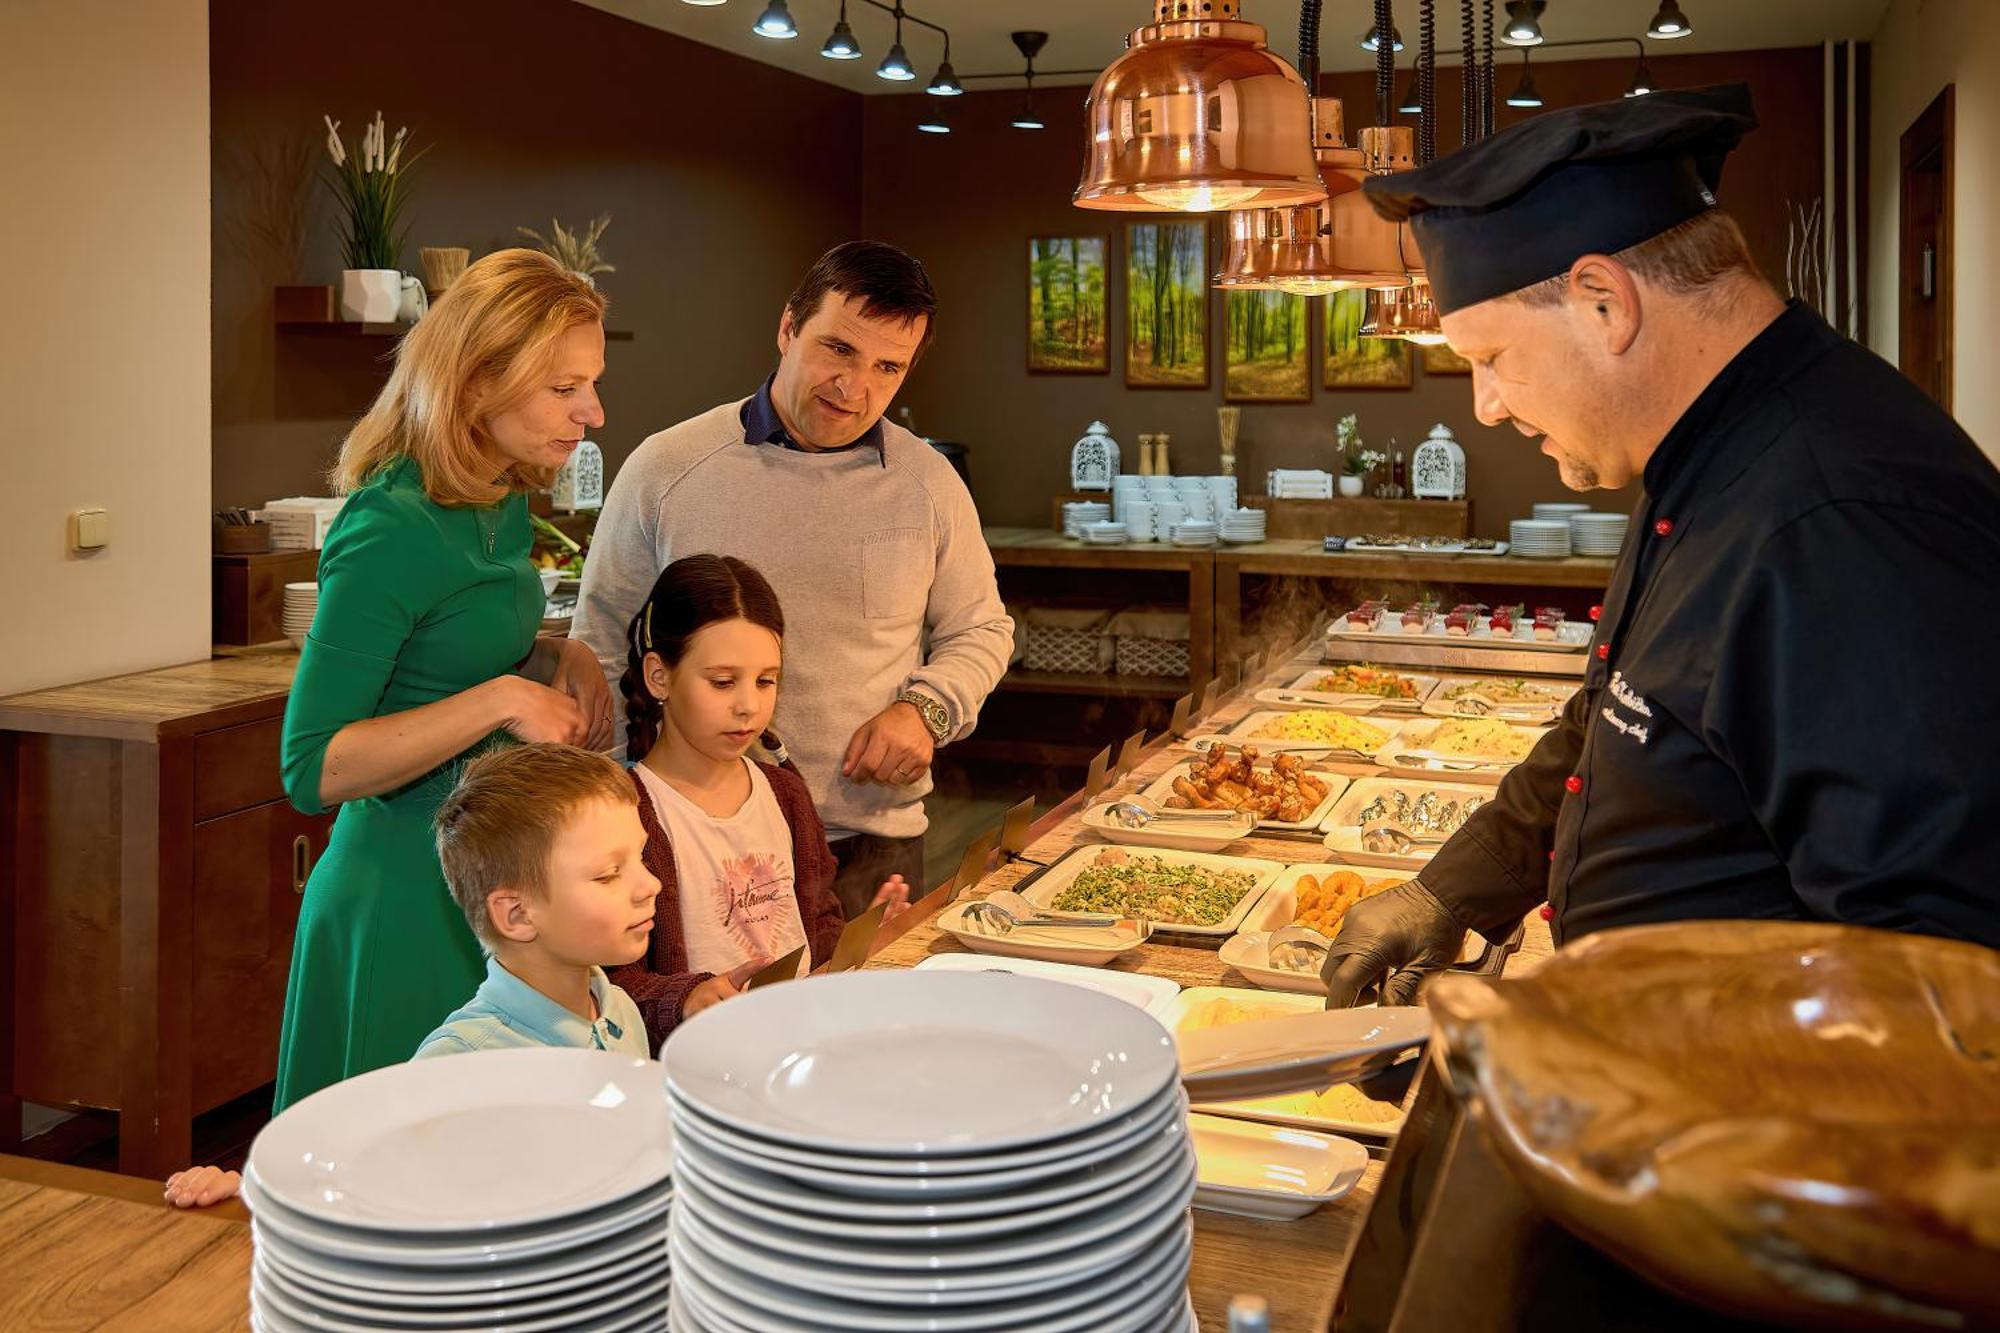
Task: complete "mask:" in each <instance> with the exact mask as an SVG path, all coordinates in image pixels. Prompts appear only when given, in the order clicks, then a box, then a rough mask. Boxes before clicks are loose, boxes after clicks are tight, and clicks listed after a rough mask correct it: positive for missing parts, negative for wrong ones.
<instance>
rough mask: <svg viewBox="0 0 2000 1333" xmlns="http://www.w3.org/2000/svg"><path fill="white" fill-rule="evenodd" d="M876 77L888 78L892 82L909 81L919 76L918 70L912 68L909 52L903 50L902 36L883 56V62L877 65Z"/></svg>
mask: <svg viewBox="0 0 2000 1333" xmlns="http://www.w3.org/2000/svg"><path fill="white" fill-rule="evenodd" d="M875 77H876V78H878V79H887V80H889V82H891V83H908V82H909V81H910V80H911V79H914V78H916V77H917V71H916V70H915V69H913V68H911V66H910V56H909V53H908V52H907V51H905V50H903V43H902V40H901V39H900V38H898V39H897V41H896V44H895V45H894V46H892V47H890V48H889V54H888V55H886V56H883V57H882V63H881V64H879V65H877V66H876V67H875Z"/></svg>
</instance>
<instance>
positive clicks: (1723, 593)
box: [1325, 86, 2000, 1007]
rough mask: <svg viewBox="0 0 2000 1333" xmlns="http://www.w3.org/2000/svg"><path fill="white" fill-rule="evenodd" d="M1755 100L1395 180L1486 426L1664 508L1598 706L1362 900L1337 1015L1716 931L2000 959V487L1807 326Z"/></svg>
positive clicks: (1637, 120) (1348, 932)
mask: <svg viewBox="0 0 2000 1333" xmlns="http://www.w3.org/2000/svg"><path fill="white" fill-rule="evenodd" d="M1755 125H1756V120H1755V117H1754V116H1753V114H1752V112H1751V109H1750V99H1749V94H1748V90H1747V89H1745V88H1743V87H1741V86H1732V87H1722V88H1711V89H1703V90H1698V91H1690V92H1667V93H1655V94H1653V95H1651V96H1648V97H1642V98H1635V99H1631V100H1629V101H1620V102H1615V103H1609V104H1605V105H1599V106H1586V107H1577V108H1574V109H1569V110H1564V111H1557V112H1553V113H1550V114H1547V115H1542V116H1537V117H1535V118H1533V119H1532V120H1528V121H1525V122H1523V123H1522V124H1519V125H1516V126H1513V127H1512V128H1509V129H1507V130H1504V131H1502V132H1500V133H1499V134H1496V135H1494V136H1493V137H1491V138H1489V139H1486V140H1483V141H1481V142H1479V143H1477V144H1474V145H1471V146H1469V147H1467V148H1464V149H1461V150H1460V151H1458V152H1456V153H1453V154H1451V155H1450V156H1448V157H1444V158H1441V159H1439V160H1438V161H1436V162H1434V163H1431V164H1429V165H1427V166H1424V167H1420V168H1418V169H1416V170H1414V171H1406V172H1400V173H1397V174H1395V175H1390V176H1384V177H1378V178H1376V179H1373V180H1370V181H1368V182H1367V185H1366V189H1367V191H1368V195H1369V199H1370V201H1371V202H1372V203H1373V204H1374V205H1375V207H1376V209H1377V210H1378V211H1379V212H1381V213H1382V214H1383V215H1384V216H1387V217H1391V218H1398V219H1403V218H1407V219H1408V220H1409V222H1410V225H1411V228H1412V230H1413V231H1414V233H1415V236H1416V239H1417V242H1418V245H1419V246H1420V248H1421V250H1422V252H1423V256H1424V260H1425V263H1426V267H1427V268H1428V271H1429V277H1430V283H1431V289H1432V293H1433V295H1434V297H1435V299H1436V300H1437V303H1438V308H1439V311H1440V313H1441V315H1442V317H1443V325H1444V331H1445V334H1446V335H1447V337H1448V338H1449V339H1450V341H1451V344H1452V346H1453V348H1454V349H1455V350H1456V351H1458V352H1459V353H1460V354H1461V355H1463V356H1465V357H1467V358H1468V359H1470V360H1471V362H1472V366H1473V372H1472V373H1473V396H1474V400H1475V404H1476V406H1477V409H1478V414H1479V418H1480V420H1481V421H1484V422H1486V423H1488V424H1489V425H1497V424H1498V423H1500V422H1503V421H1509V420H1511V421H1512V422H1513V423H1514V425H1515V426H1516V428H1517V429H1519V430H1520V431H1521V432H1522V433H1523V434H1526V435H1528V436H1530V437H1536V436H1539V437H1541V450H1542V452H1543V453H1545V454H1548V455H1550V456H1551V457H1553V458H1554V459H1555V460H1556V463H1557V466H1558V468H1559V470H1560V472H1561V475H1562V479H1563V481H1564V483H1565V484H1566V485H1568V486H1570V487H1572V488H1574V489H1576V490H1588V489H1590V488H1592V487H1598V486H1602V487H1619V486H1624V485H1626V484H1627V483H1628V482H1631V481H1634V480H1636V481H1639V482H1640V483H1641V484H1642V486H1643V494H1642V495H1641V496H1640V498H1639V501H1638V504H1637V507H1636V509H1635V511H1634V514H1633V523H1632V526H1631V528H1630V529H1629V532H1628V535H1627V537H1626V539H1625V546H1624V549H1623V550H1622V551H1621V552H1620V553H1619V557H1618V563H1617V566H1616V568H1615V570H1614V571H1613V574H1612V578H1611V585H1610V589H1609V591H1608V593H1607V595H1606V597H1605V600H1604V604H1603V606H1602V608H1601V609H1600V610H1599V611H1597V612H1595V613H1594V614H1596V615H1597V617H1598V623H1597V627H1596V633H1595V637H1594V639H1593V641H1592V643H1591V647H1590V650H1589V651H1590V657H1589V661H1588V673H1587V675H1586V676H1585V680H1584V687H1583V689H1582V690H1581V691H1580V692H1579V693H1578V694H1577V695H1576V696H1575V697H1574V698H1573V699H1572V700H1571V701H1570V704H1569V706H1568V707H1567V708H1566V710H1565V711H1564V714H1563V716H1562V719H1561V721H1560V723H1559V724H1558V725H1557V726H1556V727H1555V729H1554V730H1553V731H1552V732H1551V733H1550V734H1549V735H1548V736H1547V737H1546V738H1545V739H1544V740H1543V741H1542V742H1541V744H1539V745H1538V746H1537V747H1536V748H1535V750H1534V752H1533V753H1532V754H1531V755H1530V756H1529V757H1528V759H1527V760H1526V762H1524V763H1522V764H1521V765H1520V766H1519V767H1518V768H1516V769H1515V770H1514V771H1513V772H1512V773H1510V774H1508V775H1507V777H1506V779H1505V780H1504V781H1503V782H1502V783H1501V784H1500V788H1499V791H1498V792H1497V793H1496V795H1495V797H1494V799H1493V800H1492V801H1491V802H1489V803H1488V804H1487V805H1486V806H1484V807H1483V808H1482V809H1481V810H1480V811H1479V812H1478V813H1477V814H1475V815H1474V816H1473V817H1472V819H1470V820H1469V821H1467V823H1466V825H1465V827H1464V828H1463V829H1462V830H1461V831H1460V832H1459V833H1458V834H1457V835H1456V836H1455V837H1453V838H1452V839H1451V840H1450V841H1449V842H1448V843H1446V844H1445V846H1444V847H1443V848H1442V849H1440V851H1439V852H1438V854H1437V856H1436V857H1435V858H1434V859H1433V860H1432V861H1431V862H1430V864H1429V865H1428V866H1426V867H1425V868H1424V869H1423V870H1422V871H1421V872H1420V873H1419V875H1418V877H1417V878H1416V879H1414V880H1412V881H1411V882H1409V883H1408V884H1405V885H1401V886H1398V887H1397V888H1395V889H1391V890H1389V891H1388V892H1386V893H1383V894H1380V895H1378V896H1376V897H1374V898H1371V899H1369V900H1367V901H1365V902H1363V903H1360V904H1359V905H1357V906H1356V907H1354V908H1353V909H1352V910H1351V911H1350V912H1349V913H1348V914H1347V917H1346V919H1345V921H1344V923H1343V925H1342V927H1341V929H1340V932H1339V936H1338V938H1337V939H1336V940H1335V941H1334V947H1333V949H1332V952H1331V957H1330V958H1329V960H1328V962H1327V965H1326V970H1325V976H1326V978H1327V981H1328V989H1329V993H1330V994H1329V1000H1328V1004H1329V1007H1339V1006H1343V1005H1347V1004H1351V1003H1353V1002H1354V1000H1355V998H1356V996H1357V994H1358V993H1359V992H1360V991H1362V989H1363V988H1364V987H1366V986H1367V985H1368V984H1370V983H1372V982H1375V981H1377V980H1380V979H1381V978H1382V977H1383V975H1384V974H1385V973H1392V975H1391V976H1390V977H1389V979H1388V981H1387V983H1386V984H1385V985H1384V986H1383V989H1382V994H1383V998H1384V1000H1385V1001H1386V1002H1389V1003H1403V1004H1407V1003H1409V1002H1410V1001H1411V999H1412V998H1413V997H1414V996H1415V994H1416V992H1417V988H1418V986H1419V984H1420V983H1421V982H1422V980H1423V978H1424V977H1425V976H1426V975H1428V974H1430V973H1432V972H1435V971H1437V970H1440V969H1442V968H1445V967H1448V966H1450V964H1451V961H1452V960H1453V959H1454V958H1455V957H1456V955H1457V953H1458V950H1459V946H1460V943H1461V942H1462V940H1463V938H1464V932H1465V931H1466V930H1468V929H1470V930H1474V931H1477V932H1479V933H1480V934H1482V935H1484V936H1486V937H1487V938H1489V939H1496V940H1497V939H1503V938H1505V937H1506V936H1507V935H1508V934H1509V933H1510V932H1511V931H1512V930H1513V929H1514V927H1515V925H1516V923H1518V922H1519V921H1520V919H1521V917H1522V915H1523V914H1524V913H1525V912H1527V911H1529V910H1530V909H1532V908H1534V907H1535V906H1536V905H1537V904H1539V903H1541V902H1542V901H1543V899H1544V898H1546V899H1547V900H1548V901H1549V903H1550V904H1551V905H1552V907H1553V912H1554V915H1553V921H1554V927H1555V934H1556V939H1557V940H1558V942H1561V941H1563V940H1569V939H1575V938H1577V937H1579V936H1582V935H1586V934H1589V933H1590V932H1592V931H1598V930H1605V929H1608V928H1611V927H1614V926H1627V925H1636V924H1640V923H1645V922H1656V921H1682V920H1691V919H1716V918H1758V919H1789V920H1809V921H1836V922H1843V923H1847V924H1850V925H1857V926H1874V927H1880V928H1883V929H1889V930H1910V931H1918V932H1922V933H1926V934H1933V935H1944V936H1950V937H1954V938H1958V939H1966V940H1974V941H1978V942H1980V943H1983V944H1987V945H1992V946H2000V681H1996V676H1995V673H1996V672H2000V592H1997V591H1996V585H1997V584H2000V474H1996V472H1995V470H1994V467H1993V465H1992V463H1990V462H1989V461H1988V460H1987V459H1986V458H1985V457H1984V456H1983V455H1982V454H1981V453H1980V451H1979V450H1978V448H1977V447H1976V446H1975V445H1974V444H1973V442H1972V441H1971V439H1969V438H1968V437H1967V436H1966V434H1965V432H1964V431H1962V430H1960V429H1959V427H1958V426H1957V424H1956V423H1955V422H1953V421H1952V419H1951V418H1950V417H1949V416H1947V415H1946V414H1945V413H1944V412H1943V411H1941V410H1939V408H1938V407H1937V406H1936V405H1935V404H1934V403H1932V402H1931V400H1930V399H1928V398H1926V397H1924V396H1923V394H1921V393H1920V392H1919V391H1918V390H1917V388H1916V387H1915V386H1914V385H1912V384H1911V383H1910V382H1909V381H1908V380H1906V379H1905V378H1904V377H1903V376H1902V375H1901V374H1899V373H1898V372H1897V371H1896V369H1895V368H1894V367H1892V366H1890V365H1888V364H1887V363H1886V362H1884V361H1882V360H1880V359H1879V358H1877V357H1876V356H1875V355H1874V354H1872V353H1871V352H1869V351H1868V350H1866V349H1865V348H1862V347H1860V346H1858V345H1856V344H1855V343H1853V342H1850V341H1848V340H1847V339H1845V338H1843V337H1841V336H1840V335H1839V334H1837V333H1835V332H1834V331H1833V330H1832V329H1831V328H1829V327H1828V326H1827V325H1826V324H1825V323H1824V322H1823V321H1822V320H1821V319H1820V317H1819V316H1818V315H1816V314H1814V313H1813V312H1812V311H1811V310H1810V309H1807V308H1806V307H1804V306H1802V305H1799V304H1797V303H1791V304H1787V303H1786V302H1785V301H1783V300H1782V299H1781V298H1780V297H1779V296H1778V295H1777V294H1776V293H1775V292H1774V291H1773V290H1772V289H1771V287H1770V285H1769V284H1768V283H1767V282H1766V281H1765V280H1764V279H1763V278H1762V277H1761V276H1760V275H1759V274H1758V272H1757V270H1756V267H1755V265H1754V263H1753V261H1752V260H1751V259H1750V256H1749V254H1748V251H1747V250H1746V249H1745V248H1744V245H1743V241H1742V236H1741V233H1740V232H1739V231H1738V230H1737V228H1736V224H1735V223H1734V222H1733V221H1731V220H1730V219H1729V217H1728V215H1727V214H1726V213H1724V212H1723V211H1722V210H1721V209H1719V208H1718V207H1717V206H1716V201H1715V193H1714V191H1715V190H1716V188H1717V183H1718V181H1719V179H1720V175H1721V167H1722V160H1723V158H1724V157H1725V156H1726V155H1727V153H1728V152H1729V150H1730V149H1732V148H1733V147H1735V145H1736V143H1737V142H1738V141H1739V139H1740V138H1741V137H1742V135H1743V134H1744V133H1746V132H1748V131H1749V130H1751V129H1754V128H1755Z"/></svg>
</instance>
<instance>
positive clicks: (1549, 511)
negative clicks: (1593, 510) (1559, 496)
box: [1535, 500, 1590, 519]
mask: <svg viewBox="0 0 2000 1333" xmlns="http://www.w3.org/2000/svg"><path fill="white" fill-rule="evenodd" d="M1589 510H1590V506H1589V505H1586V504H1577V503H1576V502H1574V501H1572V500H1563V501H1551V502H1549V503H1547V504H1538V505H1536V506H1535V517H1536V518H1559V519H1567V518H1568V517H1569V516H1570V515H1571V514H1582V513H1588V512H1589Z"/></svg>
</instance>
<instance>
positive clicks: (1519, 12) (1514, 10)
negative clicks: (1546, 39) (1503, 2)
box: [1500, 0, 1548, 46]
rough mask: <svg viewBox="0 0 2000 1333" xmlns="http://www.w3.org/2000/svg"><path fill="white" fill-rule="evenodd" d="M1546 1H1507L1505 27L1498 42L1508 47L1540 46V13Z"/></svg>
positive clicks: (1546, 6)
mask: <svg viewBox="0 0 2000 1333" xmlns="http://www.w3.org/2000/svg"><path fill="white" fill-rule="evenodd" d="M1546 8H1548V0H1507V26H1506V27H1505V28H1504V29H1502V30H1501V33H1500V40H1501V41H1503V42H1505V43H1507V45H1509V46H1540V45H1541V44H1542V11H1543V10H1544V9H1546Z"/></svg>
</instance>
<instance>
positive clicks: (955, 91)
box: [924, 33, 965, 97]
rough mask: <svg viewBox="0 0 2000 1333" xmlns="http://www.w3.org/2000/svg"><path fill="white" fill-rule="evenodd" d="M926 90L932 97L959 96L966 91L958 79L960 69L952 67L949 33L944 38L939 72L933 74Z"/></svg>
mask: <svg viewBox="0 0 2000 1333" xmlns="http://www.w3.org/2000/svg"><path fill="white" fill-rule="evenodd" d="M924 91H925V92H927V93H929V94H930V95H931V96H932V97H957V96H959V95H960V94H962V93H963V92H964V91H965V85H964V84H962V83H960V82H959V81H958V71H957V70H955V69H953V68H952V67H951V35H950V34H949V33H947V34H945V39H944V59H943V60H941V61H939V62H938V67H937V73H936V74H933V75H932V76H931V81H930V85H929V86H928V87H926V88H925V89H924Z"/></svg>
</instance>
